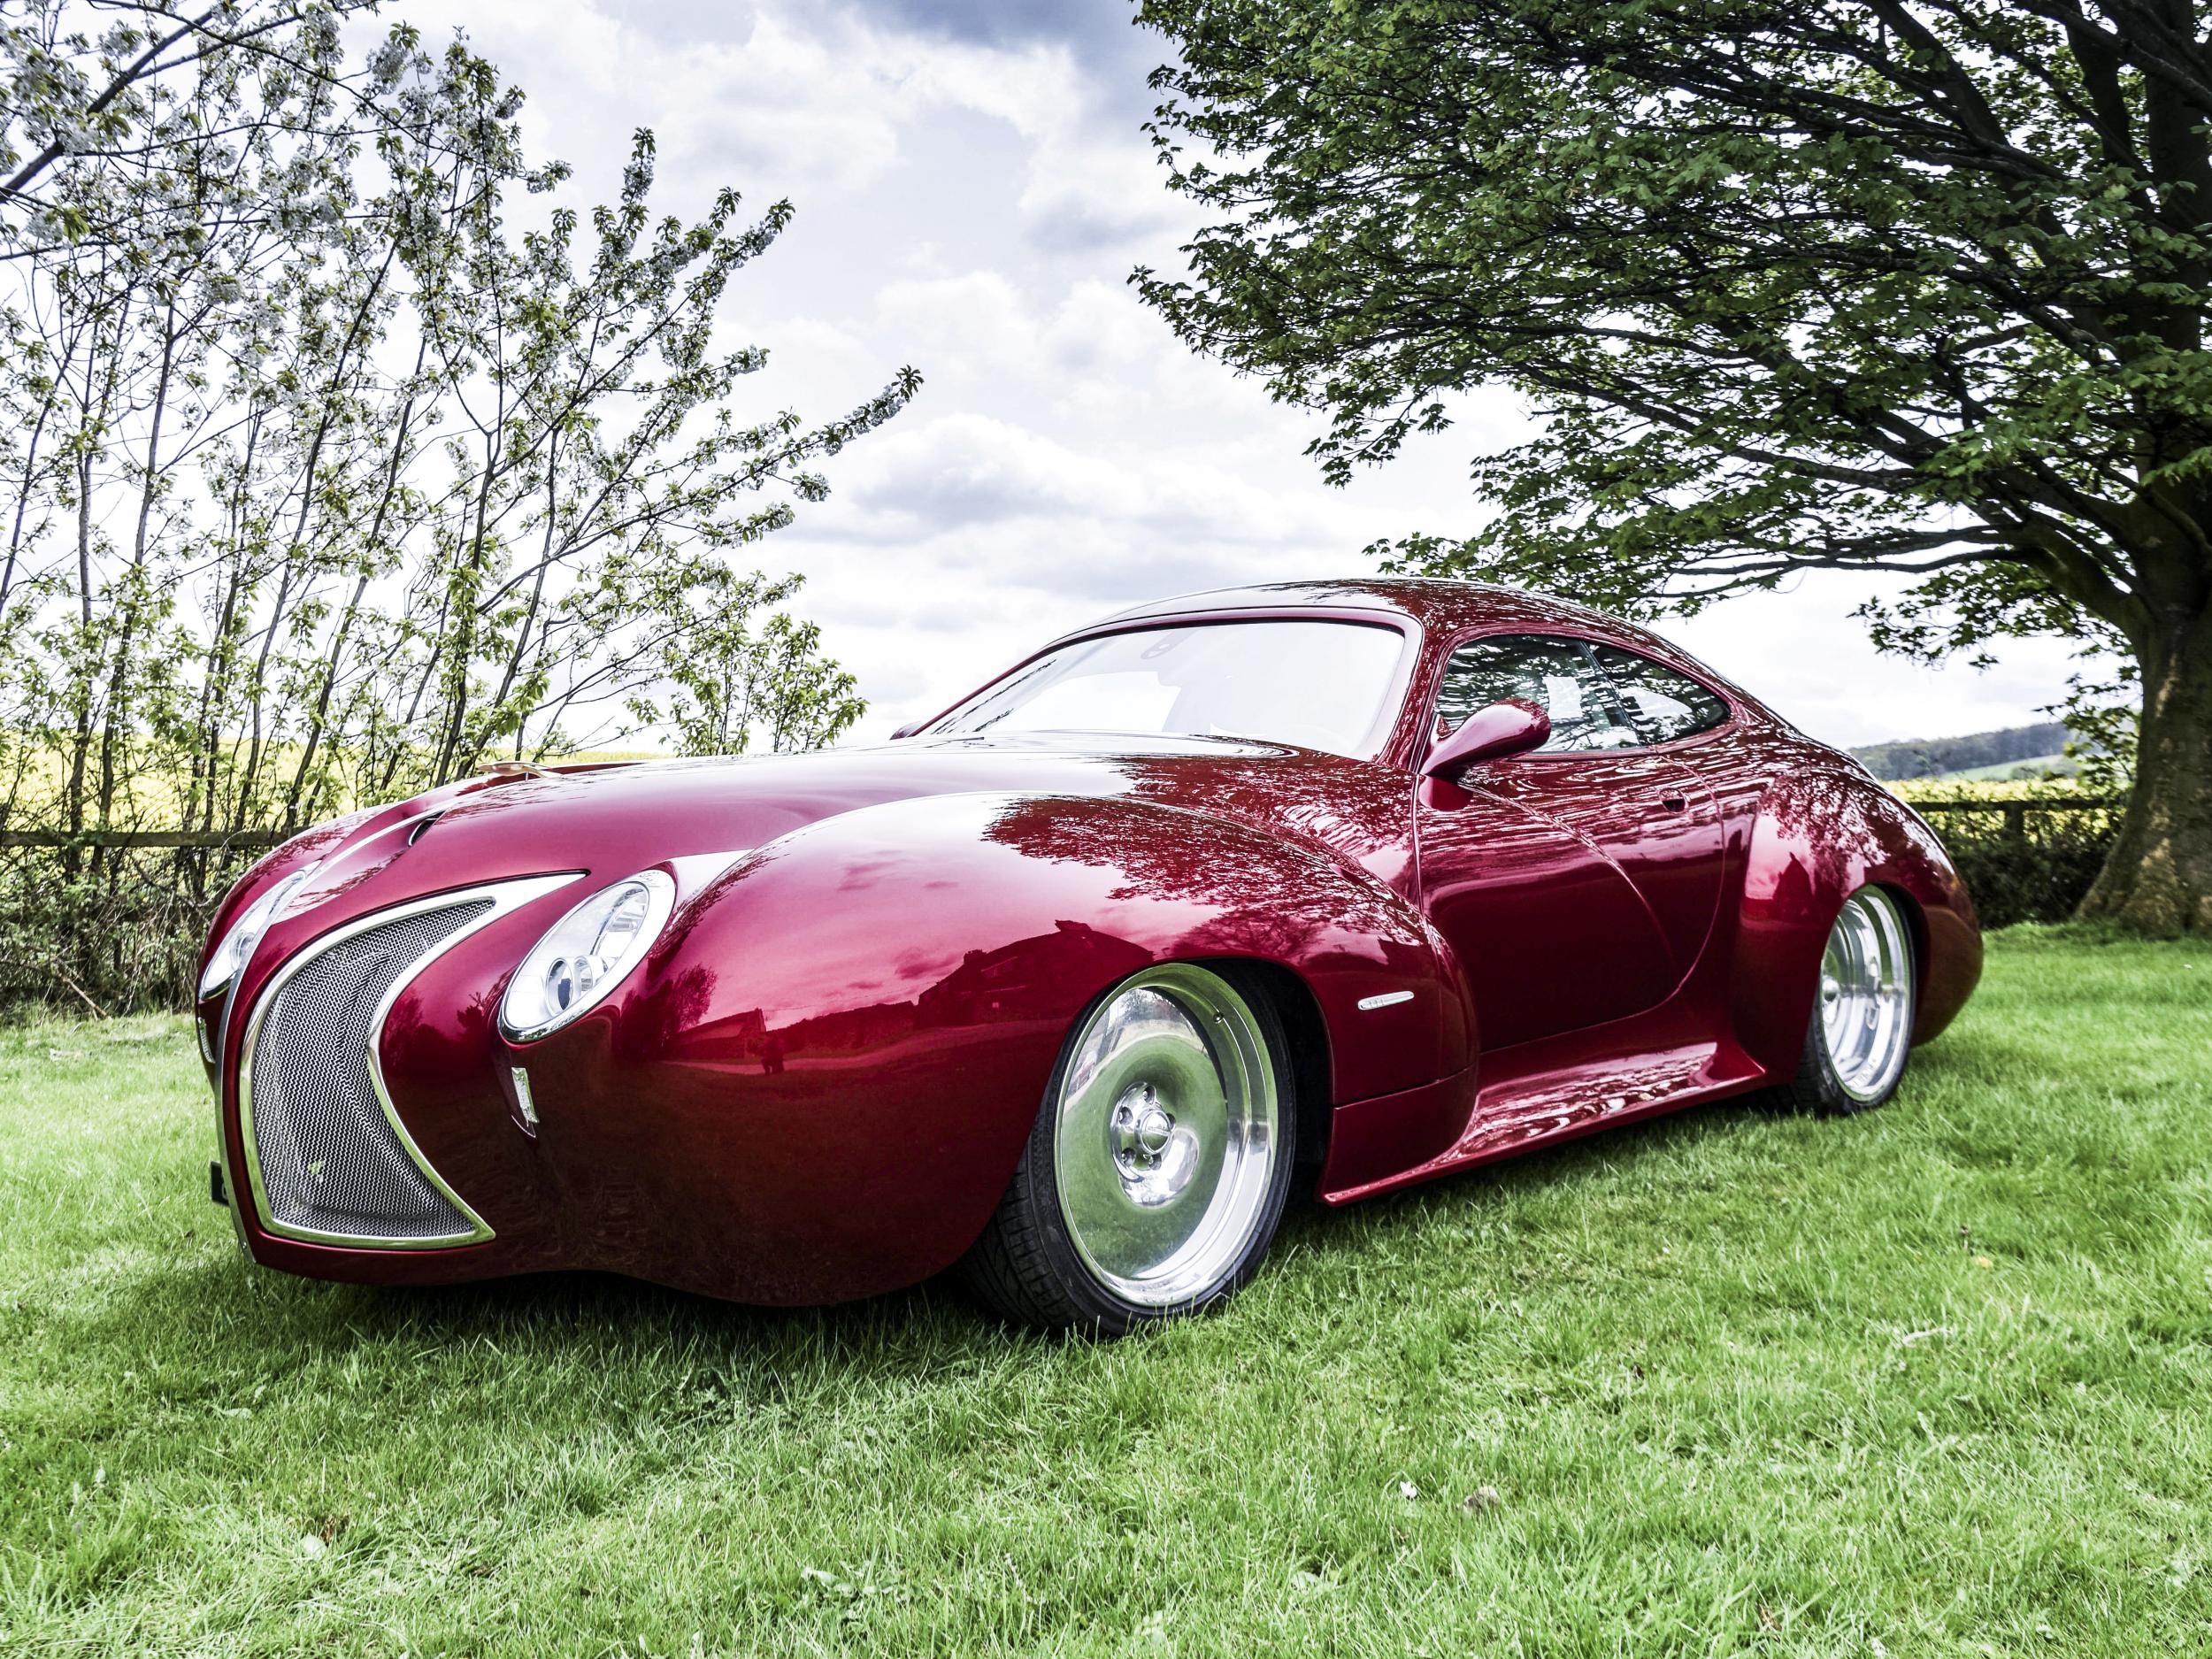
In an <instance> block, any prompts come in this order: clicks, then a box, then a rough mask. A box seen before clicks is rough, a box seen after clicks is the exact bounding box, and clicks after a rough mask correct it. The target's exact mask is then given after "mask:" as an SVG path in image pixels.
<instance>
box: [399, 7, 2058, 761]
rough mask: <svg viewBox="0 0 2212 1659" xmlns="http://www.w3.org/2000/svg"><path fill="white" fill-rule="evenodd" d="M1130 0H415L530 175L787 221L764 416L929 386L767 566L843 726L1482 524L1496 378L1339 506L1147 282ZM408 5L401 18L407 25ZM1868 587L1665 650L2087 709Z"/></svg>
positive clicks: (1734, 663) (739, 315) (867, 731)
mask: <svg viewBox="0 0 2212 1659" xmlns="http://www.w3.org/2000/svg"><path fill="white" fill-rule="evenodd" d="M1131 10H1132V8H1131V7H1130V6H1129V5H1128V4H1126V0H995V3H994V0H795V3H791V0H757V3H755V0H721V3H718V0H553V3H552V4H547V0H465V4H457V3H456V0H434V3H432V0H402V4H400V5H399V6H397V7H396V8H395V13H396V15H399V16H403V17H405V18H406V19H409V20H410V21H412V22H415V23H417V24H418V25H419V26H420V27H423V29H424V30H425V32H426V35H427V36H428V37H429V39H430V41H431V42H440V43H442V41H443V40H444V39H445V38H447V37H448V36H449V35H450V34H451V33H452V32H453V31H454V30H455V29H456V28H457V27H463V26H465V28H466V31H467V34H468V37H469V39H470V41H471V42H472V44H473V45H474V46H475V48H476V49H477V50H479V51H480V52H482V53H483V54H485V55H486V56H488V58H491V59H492V60H493V61H494V62H495V63H496V64H498V65H500V67H501V68H502V70H503V72H504V73H505V74H506V75H507V76H508V78H509V79H510V80H511V81H515V82H517V83H518V84H519V85H521V86H522V87H523V88H526V91H527V92H528V94H529V102H528V104H527V105H526V110H525V114H524V129H525V134H526V138H527V140H528V142H529V143H530V145H531V147H532V150H533V151H534V154H536V155H537V156H540V157H560V158H562V159H564V160H566V161H568V162H569V163H571V164H572V165H573V166H574V167H575V169H576V176H575V179H574V180H573V181H572V183H571V184H570V185H569V186H568V187H567V188H566V189H565V191H564V193H563V194H564V198H565V199H566V200H568V201H571V202H574V203H577V204H589V203H592V202H596V201H600V200H605V199H609V198H611V196H613V194H614V192H615V189H616V186H617V181H618V176H619V172H620V168H621V165H622V161H623V159H624V157H626V153H627V151H628V148H629V142H630V134H631V133H632V132H633V131H634V129H636V128H638V127H650V128H652V129H653V130H654V132H655V134H656V135H657V141H658V156H659V173H658V183H657V189H656V193H655V204H656V205H657V207H659V208H663V209H666V210H668V211H678V212H691V213H696V212H697V211H700V210H701V209H702V208H703V206H704V205H705V204H707V202H708V201H710V199H711V197H712V196H713V194H714V192H715V191H716V190H718V189H719V188H723V187H724V186H728V187H731V188H735V189H737V190H739V191H740V192H741V194H742V195H743V196H744V198H745V200H746V201H747V203H749V204H752V205H754V206H757V207H765V206H766V205H767V204H770V203H772V202H774V201H776V200H778V199H780V198H788V199H789V200H790V201H791V202H792V203H793V204H795V206H796V209H797V217H796V219H795V221H794V223H793V225H792V227H791V228H790V229H789V230H788V231H787V233H786V234H785V235H784V236H783V238H782V239H781V240H780V242H778V244H777V245H776V246H775V248H774V249H772V250H771V251H770V252H769V254H768V255H767V256H766V257H764V258H763V259H762V260H760V261H758V262H757V263H756V264H755V265H753V266H752V267H750V268H749V270H748V271H747V272H745V273H743V274H742V276H741V278H740V279H739V280H738V281H737V282H735V283H734V284H733V286H732V289H731V294H730V297H729V298H728V300H727V301H726V310H727V311H728V313H729V318H730V326H731V328H732V330H733V336H732V342H731V343H733V344H734V343H737V342H738V341H739V340H743V341H746V342H751V343H756V344H759V345H763V346H765V347H766V348H767V349H768V350H769V353H770V365H769V367H768V368H767V369H766V370H764V372H763V373H761V374H760V375H759V376H758V377H757V379H756V380H753V381H752V382H751V383H750V385H749V389H748V391H747V392H746V393H744V394H742V395H741V396H742V397H743V398H744V399H746V400H749V401H742V402H741V403H740V406H739V409H738V413H739V414H740V415H741V416H742V417H745V418H747V419H755V418H757V417H758V416H760V415H761V414H764V413H765V412H766V411H769V410H772V409H781V408H790V409H795V410H796V411H798V412H799V413H800V414H801V415H803V416H806V417H810V418H812V419H824V418H826V417H829V416H831V415H833V414H837V413H841V412H843V411H847V410H849V409H850V408H852V407H853V406H855V405H856V404H858V403H861V402H862V401H863V400H864V398H865V397H866V396H869V395H870V394H871V393H872V392H873V391H874V390H875V389H876V388H879V386H881V385H882V384H883V383H884V382H885V381H886V380H887V379H888V378H889V377H890V375H891V373H893V372H894V371H895V369H896V368H898V367H899V366H900V365H906V364H910V365H913V366H914V367H915V368H917V369H918V370H919V371H920V372H921V373H922V375H923V377H924V380H925V385H924V388H923V389H922V391H921V393H920V395H919V396H918V397H917V398H916V400H915V402H914V403H913V404H912V405H911V406H910V408H908V409H907V410H906V411H904V412H903V413H902V414H901V415H900V416H898V418H897V419H895V420H894V421H892V422H891V424H890V425H889V426H886V427H885V428H883V429H882V430H881V431H879V432H878V433H875V434H871V435H870V436H868V437H866V438H864V440H862V441H861V442H858V443H856V444H855V445H854V446H853V447H851V448H850V449H847V450H846V451H845V452H844V453H842V454H841V455H839V456H837V457H833V458H832V459H831V460H830V461H828V462H826V464H825V465H824V469H823V470H824V471H825V472H826V473H827V474H828V476H829V480H830V483H831V487H832V491H833V493H832V495H831V496H830V498H829V499H828V500H827V501H826V502H824V503H820V504H818V505H815V506H811V507H805V506H803V507H802V508H801V509H800V518H799V521H798V522H797V524H796V525H795V526H793V527H792V528H790V529H788V530H786V531H784V532H781V533H780V534H776V535H774V536H772V537H771V538H769V539H768V540H767V541H764V542H763V543H762V544H760V545H759V547H758V548H757V549H754V551H756V552H757V556H758V562H759V563H760V565H762V566H763V567H764V568H766V569H769V570H771V571H778V572H780V571H783V570H798V571H802V572H805V574H806V576H807V587H806V588H805V590H804V592H803V595H801V597H800V599H799V601H798V603H797V604H796V606H795V609H797V610H798V611H800V612H801V613H802V614H803V615H805V616H808V617H810V618H813V619H815V620H816V621H818V622H819V623H820V624H821V626H822V630H823V634H824V636H825V646H826V649H828V650H829V651H830V652H831V653H832V654H833V655H834V656H836V657H838V658H840V659H841V661H842V662H843V663H844V664H845V665H846V666H847V667H848V668H849V669H850V670H852V672H854V673H855V674H856V676H857V678H858V680H859V685H860V689H861V692H862V694H863V695H865V696H866V697H867V698H868V700H869V703H870V710H869V713H868V716H867V717H866V718H865V719H864V721H863V722H862V723H861V725H860V726H858V727H857V728H856V731H855V732H854V733H853V741H870V740H873V739H879V738H881V737H883V736H886V735H887V734H888V733H889V732H890V731H891V730H892V729H893V728H894V727H895V726H899V725H901V724H903V723H904V722H905V721H907V720H908V719H910V718H915V717H917V716H920V715H925V714H929V713H933V712H934V711H936V710H938V709H940V708H942V707H943V706H945V705H946V704H948V703H951V702H953V701H955V700H956V699H957V698H958V697H959V696H961V695H963V694H964V693H965V692H966V691H968V690H969V689H971V688H972V687H974V686H976V685H978V684H979V683H980V682H981V681H983V680H987V679H989V678H991V677H992V676H993V675H994V674H995V673H996V672H998V671H999V670H1000V669H1001V668H1002V667H1004V666H1006V665H1007V664H1010V663H1011V662H1013V661H1015V660H1017V659H1018V658H1019V657H1022V656H1024V655H1025V654H1026V653H1027V652H1028V651H1029V650H1030V649H1033V648H1034V647H1035V646H1036V645H1038V644H1041V642H1043V641H1045V640H1047V639H1048V638H1050V637H1051V636H1053V635H1054V634H1058V633H1061V632H1063V631H1064V630H1065V629H1068V628H1071V627H1074V626H1080V625H1081V624H1083V623H1085V622H1087V621H1089V620H1091V619H1093V618H1096V617H1099V616H1102V615H1104V614H1107V613H1109V612H1110V611H1116V610H1118V609H1120V608H1122V607H1123V606H1125V605H1129V604H1133V603H1137V602H1138V601H1141V600H1146V599H1151V598H1156V597H1159V596H1161V595H1168V594H1178V593H1187V592H1192V591H1196V590H1201V589H1204V588H1217V587H1222V586H1226V585H1231V584H1235V583H1241V582H1248V581H1256V580H1259V581H1265V580H1294V579H1299V578H1306V577H1341V576H1345V575H1348V574H1359V573H1365V572H1369V571H1371V568H1372V566H1371V563H1370V562H1369V561H1367V560H1366V559H1364V558H1363V557H1362V554H1361V549H1363V547H1365V546H1366V545H1367V544H1368V543H1369V542H1371V541H1374V540H1376V539H1378V538H1379V537H1389V536H1397V535H1402V534H1409V533H1411V532H1415V531H1427V532H1431V533H1434V534H1444V535H1454V534H1466V533H1467V532H1468V531H1469V530H1470V529H1471V528H1472V527H1473V526H1475V525H1476V524H1477V523H1479V508H1478V504H1477V503H1475V501H1474V500H1473V498H1472V496H1471V494H1470V492H1469V490H1468V488H1467V487H1466V483H1465V474H1466V466H1467V462H1468V459H1469V457H1471V456H1472V455H1474V454H1476V453H1478V452H1480V451H1482V450H1485V449H1494V448H1496V447H1498V446H1501V445H1502V444H1504V443H1507V442H1512V441H1513V440H1514V439H1515V437H1516V436H1517V435H1518V434H1521V433H1523V432H1524V431H1525V415H1524V413H1523V411H1521V409H1520V407H1519V406H1518V405H1517V403H1516V401H1515V400H1514V399H1513V398H1512V397H1511V396H1508V395H1506V394H1504V393H1502V392H1499V391H1489V390H1486V391H1479V392H1477V393H1474V394H1472V395H1471V396H1468V397H1467V398H1465V399H1463V400H1461V402H1460V403H1458V404H1457V405H1456V411H1457V420H1456V424H1455V426H1454V427H1453V428H1452V429H1451V430H1449V431H1448V432H1447V433H1444V434H1440V435H1438V436H1434V437H1431V438H1427V439H1425V440H1423V441H1422V442H1420V444H1419V445H1418V446H1417V447H1415V448H1412V449H1409V451H1408V453H1407V454H1406V455H1405V456H1404V457H1402V458H1401V459H1399V460H1398V461H1396V462H1394V463H1393V464H1392V465H1388V466H1386V467H1385V468H1382V469H1379V470H1377V471H1375V472H1371V473H1369V474H1366V475H1363V477H1361V478H1359V479H1357V480H1355V481H1354V482H1353V483H1352V484H1351V485H1350V486H1349V487H1348V488H1341V489H1338V488H1330V487H1328V486H1325V485H1324V484H1323V483H1322V482H1321V480H1320V478H1319V476H1318V473H1317V470H1316V469H1315V467H1314V465H1313V464H1312V463H1311V462H1310V460H1308V459H1307V458H1306V457H1304V455H1303V453H1302V451H1303V449H1304V447H1305V445H1306V443H1307V442H1308V441H1309V439H1310V438H1311V437H1312V436H1313V435H1314V434H1316V433H1317V431H1318V430H1319V429H1320V425H1321V422H1320V419H1319V417H1317V415H1315V414H1314V413H1313V412H1312V411H1305V410H1299V409H1294V408H1288V407H1285V406H1282V405H1279V404H1276V403H1271V401H1270V400H1269V398H1268V396H1266V393H1265V390H1264V388H1263V387H1262V386H1261V385H1260V384H1258V383H1257V382H1256V381H1253V380H1248V379H1244V378H1241V377H1240V376H1238V375H1236V374H1235V373H1233V372H1232V371H1231V370H1229V369H1228V368H1226V367H1225V366H1223V365H1221V364H1219V363H1217V362H1213V361H1210V360H1206V359H1201V358H1198V357H1194V356H1193V355H1192V354H1191V353H1190V352H1189V351H1188V350H1187V349H1186V348H1185V347H1184V346H1183V345H1182V344H1181V343H1180V342H1178V341H1177V340H1176V339H1175V337H1174V336H1173V334H1171V332H1170V331H1169V329H1168V327H1167V326H1166V325H1165V324H1164V322H1163V321H1161V320H1160V319H1159V318H1158V317H1157V316H1156V315H1155V314H1153V313H1152V312H1150V311H1147V310H1146V309H1145V308H1144V307H1143V306H1142V305H1141V304H1140V303H1138V302H1137V300H1136V298H1135V296H1134V295H1133V291H1132V290H1131V289H1130V288H1129V287H1128V285H1127V279H1128V276H1129V273H1130V272H1131V271H1132V270H1133V268H1134V267H1136V266H1138V265H1151V266H1154V267H1156V268H1159V269H1162V270H1168V271H1171V270H1176V269H1179V268H1180V259H1179V255H1178V253H1177V249H1178V246H1179V243H1180V242H1183V241H1184V240H1186V239H1187V236H1188V234H1189V232H1190V231H1191V230H1192V229H1193V228H1194V226H1195V224H1196V223H1197V221H1196V219H1194V217H1193V216H1192V213H1191V211H1190V210H1189V208H1188V207H1187V205H1186V204H1182V203H1181V202H1180V201H1179V199H1178V198H1176V197H1174V196H1171V195H1170V194H1169V193H1168V191H1167V190H1166V189H1165V188H1164V185H1163V184H1162V182H1161V174H1160V172H1159V168H1158V166H1157V165H1156V162H1155V161H1154V159H1153V157H1152V153H1151V150H1150V146H1149V143H1148V140H1147V138H1146V136H1145V134H1144V133H1143V131H1142V127H1141V123H1142V122H1143V120H1144V119H1145V117H1146V115H1147V114H1148V111H1150V109H1151V106H1152V104H1153V102H1154V101H1155V99H1154V95H1153V94H1152V93H1151V91H1150V89H1149V88H1148V87H1147V86H1146V84H1145V76H1146V74H1147V73H1148V71H1149V70H1150V69H1151V68H1152V66H1153V65H1156V64H1157V63H1159V62H1161V61H1162V60H1163V59H1164V58H1165V57H1166V56H1167V55H1168V53H1167V47H1166V43H1165V42H1164V41H1163V40H1162V38H1161V37H1160V36H1158V35H1153V34H1150V33H1148V32H1145V31H1141V30H1140V29H1138V28H1136V27H1133V25H1132V24H1131V22H1130V14H1131ZM389 15H394V13H388V16H389ZM1870 591H1875V589H1873V588H1870V585H1869V584H1868V583H1866V582H1864V581H1863V580H1858V579H1854V578H1847V577H1842V576H1829V577H1808V578H1805V579H1803V580H1801V581H1800V582H1799V583H1798V584H1797V585H1796V586H1795V587H1793V588H1791V589H1789V590H1787V591H1785V592H1778V593H1775V594H1771V595H1757V596H1754V597H1747V598H1744V599H1740V600H1735V601H1731V602H1729V603H1726V604H1724V605H1722V606H1720V607H1717V609H1715V610H1713V611H1709V612H1707V613H1706V614H1704V615H1702V616H1701V617H1698V618H1691V619H1688V620H1686V621H1679V622H1673V623H1669V624H1666V625H1663V627H1662V630H1661V631H1662V632H1663V633H1665V634H1668V635H1669V636H1670V637H1671V638H1672V639H1674V640H1675V641H1677V642H1678V643H1679V644H1680V645H1682V646H1683V647H1685V648H1686V649H1688V650H1690V651H1691V652H1692V653H1693V654H1694V655H1695V656H1697V657H1701V658H1702V659H1703V660H1704V661H1706V662H1708V663H1709V664H1712V666H1713V667H1715V668H1716V669H1717V670H1718V671H1720V672H1722V673H1723V674H1724V675H1726V676H1728V677H1729V678H1731V679H1732V680H1736V681H1737V682H1738V683H1740V684H1741V685H1742V686H1744V687H1746V688H1747V689H1748V690H1750V691H1751V692H1752V693H1753V694H1754V695H1757V696H1759V697H1761V698H1763V700H1765V701H1766V702H1768V703H1770V704H1771V705H1772V706H1773V707H1774V708H1775V709H1776V710H1778V712H1780V713H1781V714H1783V715H1784V716H1786V718H1790V719H1792V720H1793V721H1794V722H1795V723H1796V724H1798V725H1799V726H1801V727H1802V728H1803V729H1805V730H1806V731H1808V732H1810V733H1813V734H1814V735H1816V736H1819V737H1823V738H1825V739H1827V740H1829V741H1833V742H1839V743H1847V744H1848V743H1864V742H1872V741H1882V740H1885V739H1890V738H1901V737H1937V736H1947V735H1951V734H1954V733H1965V732H1975V731H1984V730H1988V729H1991V728H1993V727H1997V726H2012V725H2018V724H2021V723H2024V722H2026V721H2030V720H2034V719H2038V718H2044V717H2042V716H2041V715H2039V713H2038V712H2037V710H2039V709H2040V708H2042V707H2043V706H2044V705H2046V704H2048V703H2053V702H2055V701H2057V700H2058V698H2059V697H2060V696H2062V695H2063V691H2064V681H2065V677H2066V673H2067V672H2068V667H2069V663H2068V656H2067V652H2066V650H2065V649H2064V648H2063V647H2062V646H2061V645H2059V644H2058V643H2056V642H2044V641H2035V642H2006V643H2003V644H2001V646H2000V647H1999V648H1998V652H1997V655H1998V658H1999V660H1998V663H1997V664H1996V665H1995V666H1993V667H1992V668H1989V669H1986V670H1983V671H1976V670H1974V669H1971V668H1970V667H1968V666H1967V665H1966V664H1964V663H1963V662H1955V663H1952V664H1947V665H1944V666H1941V667H1937V668H1930V667H1926V666H1922V665H1917V664H1910V663H1907V662H1903V661H1901V660H1899V659H1896V658H1886V657H1880V656H1879V655H1878V654H1877V653H1875V652H1874V651H1873V650H1872V649H1870V647H1869V646H1868V645H1867V644H1866V643H1865V639H1864V634H1863V628H1862V627H1861V626H1860V625H1859V624H1857V623H1856V622H1855V621H1854V620H1853V619H1852V617H1851V615H1850V612H1851V610H1852V608H1853V606H1854V605H1855V603H1858V602H1859V601H1860V600H1861V599H1863V598H1864V597H1866V596H1867V595H1868V593H1869V592H1870Z"/></svg>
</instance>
